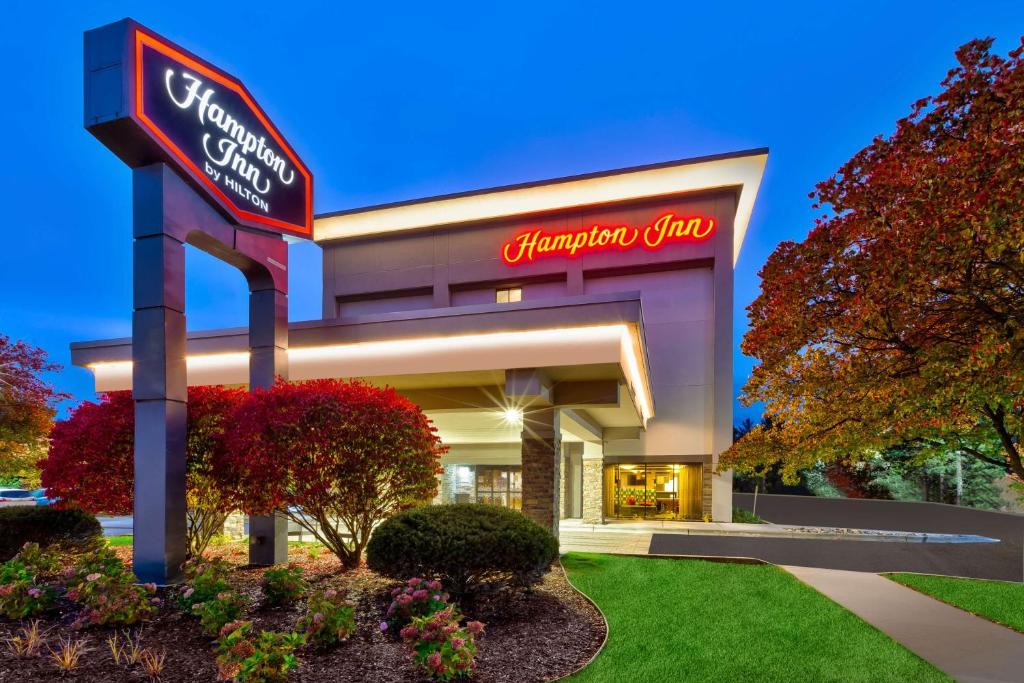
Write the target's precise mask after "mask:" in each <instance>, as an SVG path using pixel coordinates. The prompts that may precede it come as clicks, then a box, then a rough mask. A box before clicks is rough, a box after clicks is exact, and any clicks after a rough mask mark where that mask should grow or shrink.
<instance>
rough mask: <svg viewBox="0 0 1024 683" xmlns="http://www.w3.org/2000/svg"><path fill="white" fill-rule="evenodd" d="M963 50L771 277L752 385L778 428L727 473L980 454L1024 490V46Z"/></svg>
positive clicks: (749, 390) (826, 186) (746, 345)
mask: <svg viewBox="0 0 1024 683" xmlns="http://www.w3.org/2000/svg"><path fill="white" fill-rule="evenodd" d="M991 46H992V41H991V40H990V39H989V40H975V41H971V42H970V43H968V44H966V45H964V46H963V47H961V48H960V49H959V50H958V51H957V55H956V56H957V61H958V62H959V64H958V65H957V66H956V67H955V68H953V69H952V70H950V71H949V73H948V75H947V77H946V78H945V80H944V81H943V82H942V88H943V89H942V91H941V92H940V93H938V94H937V95H935V96H934V97H927V98H924V99H921V100H919V101H918V102H916V103H915V104H914V105H913V107H912V109H911V113H910V115H909V116H907V117H906V118H903V119H901V120H900V121H898V122H897V124H896V130H895V132H893V134H892V135H890V136H888V137H881V136H879V137H878V138H876V139H875V140H873V141H872V142H871V144H870V145H869V146H867V147H865V148H864V149H863V150H861V151H860V152H858V153H857V154H856V155H854V156H853V158H851V159H850V160H849V161H848V162H846V163H845V164H844V165H843V166H842V167H841V168H840V169H839V171H838V172H837V173H836V174H835V175H834V176H833V177H832V178H830V179H828V180H826V181H824V182H822V183H819V184H818V186H817V190H816V192H815V193H813V195H812V196H813V197H814V198H815V199H816V201H817V204H816V205H817V206H819V207H828V208H829V209H830V211H829V213H828V214H826V215H825V216H823V217H822V218H821V219H819V220H818V221H817V225H816V226H815V227H814V229H813V230H812V231H811V233H810V234H809V235H808V236H807V238H806V239H805V240H804V241H802V242H800V243H794V242H783V243H782V244H780V245H779V246H778V248H777V249H776V250H775V252H774V253H773V254H772V255H771V257H770V258H769V259H768V262H767V263H766V264H765V267H764V269H763V270H762V271H761V278H762V283H761V294H760V295H759V296H758V297H757V299H756V300H755V301H754V302H753V303H752V304H751V306H750V308H749V311H750V331H749V332H748V333H747V334H746V336H745V337H744V340H743V347H742V348H743V351H744V353H746V354H747V355H750V356H752V357H754V358H756V359H757V362H758V363H757V366H756V367H755V368H754V372H753V373H752V375H751V377H750V380H749V381H748V382H747V385H746V386H745V387H744V396H743V400H744V401H745V402H746V403H747V404H751V403H755V402H763V403H764V404H765V415H766V417H767V418H768V419H769V421H770V426H759V427H755V428H754V430H752V431H751V432H750V433H749V434H748V435H747V436H746V437H744V438H743V439H741V440H739V441H738V442H737V443H736V444H734V445H733V446H732V447H731V448H730V449H729V450H728V451H727V452H726V453H724V454H723V456H722V459H721V465H722V466H724V467H735V468H737V469H739V470H741V471H751V470H753V471H758V470H761V469H763V468H765V467H768V466H771V465H772V464H773V463H776V462H781V463H782V466H783V467H782V471H783V473H784V474H785V475H786V476H787V478H789V479H790V480H792V479H794V478H795V477H796V475H797V472H798V470H800V469H802V468H805V467H811V466H813V465H815V464H816V463H818V462H826V463H830V462H835V461H850V462H855V461H858V460H866V459H870V458H872V457H874V455H875V454H876V453H878V452H879V451H882V450H885V449H887V448H892V447H904V446H911V447H913V448H915V449H920V450H918V451H917V452H919V453H920V455H921V457H922V459H925V458H927V457H930V456H932V455H938V454H943V453H948V452H950V451H962V452H964V453H967V454H970V455H971V456H973V457H975V458H977V459H978V460H979V461H981V462H985V463H989V464H991V465H996V466H998V467H1000V468H1002V469H1003V470H1004V471H1005V472H1006V473H1007V474H1008V475H1010V476H1011V477H1013V478H1015V479H1016V480H1017V481H1018V482H1024V450H1022V448H1024V443H1022V434H1024V362H1022V359H1024V182H1022V178H1024V174H1022V169H1024V46H1022V47H1017V48H1016V49H1014V50H1012V51H1010V53H1009V55H1008V56H1007V57H1005V58H1003V57H1000V56H998V55H996V54H993V53H992V52H991Z"/></svg>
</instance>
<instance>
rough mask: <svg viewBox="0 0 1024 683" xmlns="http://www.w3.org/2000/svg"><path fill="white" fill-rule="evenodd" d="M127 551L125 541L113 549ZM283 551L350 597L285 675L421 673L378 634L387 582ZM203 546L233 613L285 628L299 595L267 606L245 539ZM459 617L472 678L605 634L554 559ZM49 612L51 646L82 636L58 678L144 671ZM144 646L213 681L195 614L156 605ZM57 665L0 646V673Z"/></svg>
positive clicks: (528, 667)
mask: <svg viewBox="0 0 1024 683" xmlns="http://www.w3.org/2000/svg"><path fill="white" fill-rule="evenodd" d="M117 550H118V552H119V554H121V555H122V558H124V559H126V561H130V554H131V549H130V548H119V549H117ZM290 552H291V558H290V559H291V560H292V563H293V564H294V565H297V566H301V567H303V569H304V575H305V577H306V578H307V579H308V580H309V581H310V583H311V584H312V585H313V587H315V588H319V589H325V588H328V587H331V588H335V589H337V590H338V591H344V592H345V594H346V595H347V598H348V600H349V602H351V603H353V604H355V605H356V624H357V626H356V632H355V633H354V634H353V635H352V637H351V638H349V640H348V641H346V642H344V643H342V644H340V645H338V646H336V647H334V648H332V649H329V650H325V651H315V650H309V649H303V650H302V651H300V653H299V666H298V668H297V669H296V670H294V671H293V672H292V673H291V675H290V677H289V680H290V681H297V682H303V683H318V682H320V681H331V682H349V681H351V682H359V683H364V682H369V681H374V682H376V681H379V682H380V683H390V682H397V681H415V682H421V681H428V680H429V679H428V678H426V677H425V676H423V675H422V674H420V673H419V672H418V670H417V669H416V667H415V666H414V665H413V663H412V659H411V658H410V656H409V653H408V650H407V649H406V647H405V646H404V645H403V644H402V643H400V642H395V641H393V640H391V639H390V638H388V637H387V636H386V635H384V634H382V633H381V632H380V629H379V624H380V620H381V616H382V614H383V613H384V610H385V609H386V608H387V605H388V604H389V602H390V597H389V595H388V592H389V591H390V589H391V588H392V587H394V586H395V585H397V584H396V583H395V582H394V581H391V580H389V579H384V578H382V577H380V576H378V575H376V574H374V573H373V572H371V571H369V570H368V569H366V568H360V569H357V570H354V571H351V572H346V573H342V572H341V570H340V567H339V565H338V562H337V560H336V559H335V558H334V556H333V555H330V554H329V553H327V552H322V553H319V554H316V556H314V555H312V554H311V553H310V551H309V550H308V549H307V548H292V549H290ZM211 554H215V555H219V556H222V557H225V559H228V560H230V561H232V562H235V563H238V564H239V567H238V569H237V570H236V572H235V573H234V575H233V577H232V583H233V585H234V586H235V587H236V588H237V589H238V590H239V591H241V592H243V593H245V594H246V595H247V596H248V597H249V598H250V600H251V603H252V604H253V607H252V608H251V609H250V611H249V612H248V613H247V614H246V615H244V616H243V618H245V619H251V620H252V621H253V622H255V628H257V629H261V628H262V629H266V630H291V629H292V628H293V627H294V624H295V621H296V620H297V619H298V618H299V617H300V616H301V615H302V613H303V610H304V606H303V605H302V604H299V605H295V606H293V607H284V608H272V607H264V606H262V605H261V603H260V597H261V594H260V586H259V583H260V578H261V577H262V574H263V569H261V568H251V567H247V566H245V565H244V564H242V563H244V562H245V548H244V547H243V546H239V545H228V546H220V547H217V548H215V549H214V550H213V552H212V553H211ZM464 607H465V609H464V611H465V613H466V614H467V617H468V618H471V619H479V620H480V621H483V622H485V623H486V624H487V627H486V629H485V631H484V633H482V634H481V635H480V636H478V637H477V645H478V647H479V652H478V654H477V670H476V673H475V674H474V675H473V677H472V678H471V679H469V680H471V681H473V682H474V683H505V682H508V683H512V682H515V683H525V682H527V681H550V680H555V679H557V678H560V677H562V676H565V675H567V674H569V673H571V672H572V671H574V670H575V669H577V668H578V667H579V666H581V665H582V664H584V663H585V662H586V661H587V660H588V659H590V657H591V656H593V654H594V653H595V652H596V651H597V649H598V647H600V644H601V642H602V641H603V639H604V636H605V627H604V621H603V619H602V618H601V616H600V614H599V613H598V612H597V610H596V609H594V607H593V605H591V604H590V603H589V602H588V601H587V600H586V599H584V598H583V597H581V596H580V595H579V594H578V593H576V592H575V591H574V590H573V589H572V588H571V587H570V586H569V584H568V582H567V581H566V580H565V577H564V576H563V574H562V570H561V569H560V568H559V567H558V566H554V567H552V570H551V572H549V573H548V574H547V575H546V577H545V578H544V580H543V582H542V583H541V584H540V585H539V586H537V587H536V588H535V589H534V590H533V591H531V592H529V593H520V594H516V595H499V596H494V597H492V598H489V599H486V600H480V601H478V603H477V604H475V605H472V606H464ZM58 612H59V616H54V617H51V618H50V619H47V620H44V621H43V628H44V629H49V631H48V633H47V636H46V642H47V644H48V645H49V646H51V647H56V645H57V643H58V641H59V639H60V638H61V637H71V638H72V639H82V640H84V641H85V643H86V647H87V648H88V651H87V652H86V653H85V654H84V655H83V657H82V659H81V662H80V664H79V667H78V669H77V670H76V671H75V672H74V673H73V674H71V675H69V676H67V677H66V680H69V681H76V682H80V683H93V682H95V683H100V682H102V683H107V682H114V681H134V682H144V681H147V680H148V679H147V677H146V675H145V674H144V673H143V672H142V670H141V668H140V667H138V666H136V667H134V668H128V667H125V666H124V665H122V666H115V664H114V662H113V659H112V657H111V654H110V650H109V649H108V647H107V644H106V640H107V638H108V637H109V636H110V635H111V634H113V633H115V632H118V631H123V629H114V628H106V627H97V628H88V629H82V630H78V631H76V630H74V629H72V628H71V627H70V624H71V622H72V621H73V619H74V606H73V605H71V604H70V603H62V604H61V605H60V608H59V610H58ZM22 626H23V624H21V623H20V622H11V621H7V620H4V619H3V618H2V617H0V643H3V642H5V641H6V639H7V638H9V637H11V636H14V635H16V634H17V633H19V632H20V630H21V627H22ZM141 641H142V644H143V645H144V646H148V647H150V648H153V649H154V650H156V651H157V652H161V651H164V652H166V662H165V669H164V673H163V675H162V676H161V681H164V682H165V683H166V682H170V681H190V682H197V681H215V680H217V672H216V666H215V664H214V658H215V657H214V653H213V642H212V640H211V639H210V638H208V637H207V636H206V635H205V634H204V633H203V632H202V630H201V629H200V628H199V625H198V623H197V622H196V620H195V619H193V618H191V617H189V616H186V615H184V614H182V613H181V612H179V611H178V610H176V609H174V608H172V607H170V606H164V607H163V608H162V609H161V611H160V613H159V615H158V616H157V617H156V618H155V619H153V620H152V621H150V622H149V623H147V624H145V625H144V626H143V627H142V631H141ZM59 679H60V677H59V674H58V671H57V669H56V667H55V665H54V664H53V662H51V661H50V659H49V652H48V650H47V649H46V647H44V648H43V654H42V656H39V657H35V658H27V659H15V658H14V657H13V656H12V655H11V653H10V652H8V651H7V650H6V648H0V682H2V683H7V682H8V681H19V682H20V681H54V680H59Z"/></svg>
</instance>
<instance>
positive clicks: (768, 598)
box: [562, 553, 950, 683]
mask: <svg viewBox="0 0 1024 683" xmlns="http://www.w3.org/2000/svg"><path fill="white" fill-rule="evenodd" d="M562 562H563V564H564V565H565V568H566V571H567V572H568V574H569V578H570V580H571V581H572V583H573V584H574V585H575V586H576V587H577V588H579V589H580V590H582V591H583V592H584V593H586V594H587V595H589V596H590V597H591V598H592V599H593V600H594V601H595V602H596V603H597V604H598V605H599V606H600V607H601V609H602V610H603V611H604V613H605V616H606V617H607V619H608V624H609V629H610V633H609V638H608V643H607V645H605V649H604V650H603V651H602V652H601V654H600V655H599V656H598V658H597V659H596V660H595V661H594V662H593V663H592V664H591V665H590V666H588V667H587V668H586V669H584V670H583V671H581V672H580V673H579V674H577V675H576V676H574V677H573V678H572V681H574V683H585V682H589V681H596V682H599V683H604V682H606V681H627V680H628V681H680V680H692V681H708V680H714V681H787V682H789V681H865V682H866V681H872V682H876V681H915V682H926V681H949V680H950V679H949V678H947V677H946V675H945V674H943V673H942V672H940V671H939V670H938V669H935V668H934V667H933V666H932V665H931V664H929V663H927V662H925V661H924V660H922V659H920V658H919V657H917V656H916V655H915V654H913V653H912V652H910V651H909V650H907V649H905V648H903V647H902V646H901V645H899V644H898V643H896V642H895V641H893V640H892V639H891V638H889V637H888V636H886V635H884V634H883V633H882V632H880V631H878V630H876V629H875V628H873V627H872V626H870V625H868V624H867V623H865V622H864V621H862V620H861V619H860V618H858V617H857V616H855V615H854V614H852V613H850V612H848V611H846V610H845V609H844V608H842V607H840V606H839V605H837V604H836V603H834V602H832V601H831V600H829V599H827V598H825V597H824V596H822V595H821V594H820V593H818V592H817V591H815V590H813V589H811V588H809V587H808V586H805V585H804V584H802V583H800V582H799V581H797V580H796V579H795V578H793V577H792V576H790V575H789V574H787V573H786V572H784V571H783V570H781V569H779V568H777V567H774V566H772V565H755V564H726V563H716V562H706V561H702V560H667V559H654V558H641V557H615V556H611V555H598V554H592V553H569V554H568V555H566V556H565V557H564V558H563V560H562Z"/></svg>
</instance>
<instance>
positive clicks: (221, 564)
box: [178, 558, 231, 621]
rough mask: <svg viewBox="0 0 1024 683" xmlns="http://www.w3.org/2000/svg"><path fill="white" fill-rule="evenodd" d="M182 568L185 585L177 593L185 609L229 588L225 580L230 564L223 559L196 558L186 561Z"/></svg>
mask: <svg viewBox="0 0 1024 683" xmlns="http://www.w3.org/2000/svg"><path fill="white" fill-rule="evenodd" d="M184 570H185V587H184V590H182V591H181V593H179V594H178V603H179V604H180V605H181V606H182V608H184V609H186V610H190V611H191V609H192V607H193V606H194V605H197V604H199V603H201V602H206V601H208V600H213V599H214V598H216V597H217V596H218V595H219V594H221V593H223V592H224V591H226V590H229V589H230V588H231V587H230V586H229V585H228V580H227V576H228V574H229V573H230V572H231V564H230V563H228V562H225V561H224V560H220V559H206V558H197V559H195V560H191V561H189V562H186V563H185V567H184ZM229 621H230V620H229Z"/></svg>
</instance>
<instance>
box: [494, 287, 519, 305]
mask: <svg viewBox="0 0 1024 683" xmlns="http://www.w3.org/2000/svg"><path fill="white" fill-rule="evenodd" d="M522 300H523V289H522V287H509V288H506V289H498V290H496V291H495V295H494V301H495V303H499V304H514V303H515V302H517V301H522Z"/></svg>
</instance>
